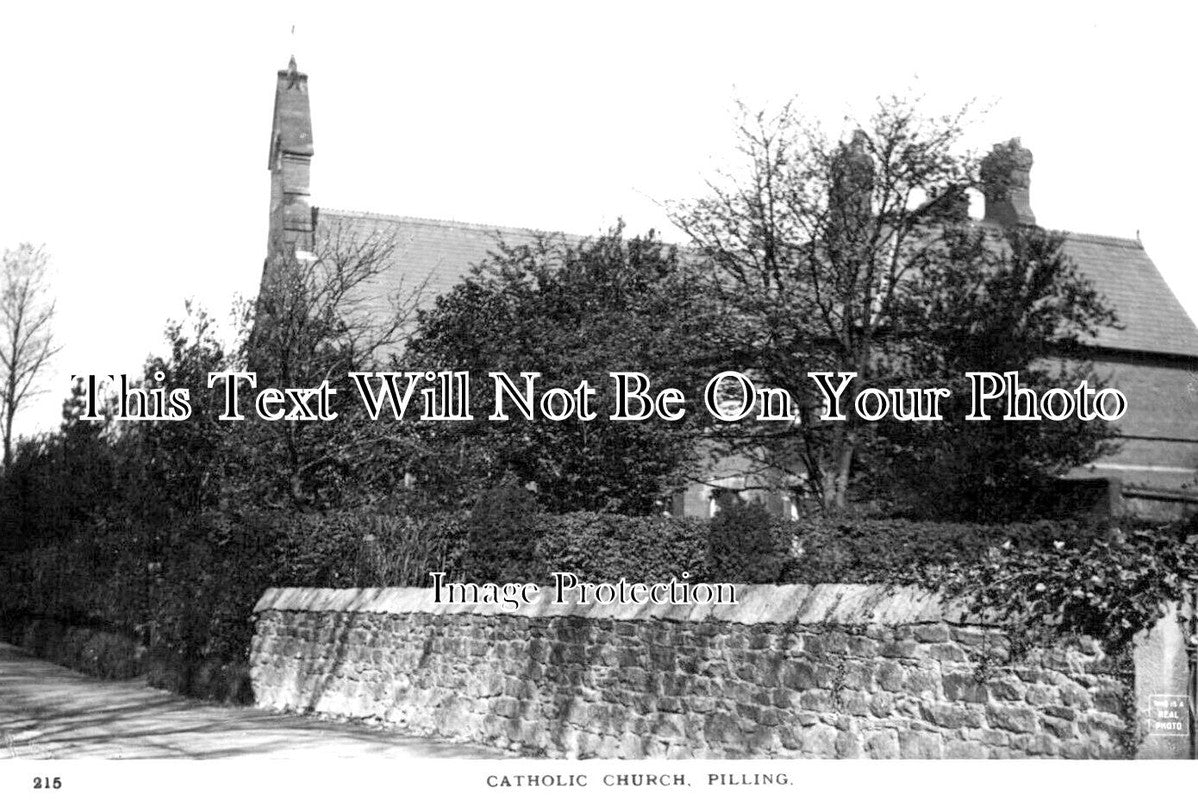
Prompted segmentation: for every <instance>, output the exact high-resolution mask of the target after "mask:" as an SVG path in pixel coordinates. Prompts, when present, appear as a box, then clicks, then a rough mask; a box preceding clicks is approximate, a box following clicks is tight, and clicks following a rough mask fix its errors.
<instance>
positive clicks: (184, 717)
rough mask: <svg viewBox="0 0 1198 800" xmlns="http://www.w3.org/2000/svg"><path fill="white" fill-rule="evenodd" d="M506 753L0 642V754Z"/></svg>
mask: <svg viewBox="0 0 1198 800" xmlns="http://www.w3.org/2000/svg"><path fill="white" fill-rule="evenodd" d="M263 756H265V757H278V758H289V757H306V756H321V757H325V756H366V757H382V758H504V757H506V756H507V754H506V753H503V752H501V751H497V750H491V749H487V748H483V747H478V746H474V745H461V744H450V743H444V742H434V741H429V740H425V739H418V738H413V737H407V736H402V735H399V734H396V733H394V732H391V731H386V730H382V729H377V728H371V727H368V726H365V725H357V724H352V723H345V722H339V721H332V720H325V719H319V718H315V717H296V716H286V715H282V714H273V713H270V712H267V711H262V710H259V709H253V708H243V707H234V706H219V705H215V704H211V703H204V702H200V701H198V700H191V699H189V698H184V697H179V696H177V695H173V694H170V693H169V692H166V691H163V690H159V689H152V688H149V687H147V686H146V685H145V681H144V679H134V680H128V681H105V680H100V679H98V678H92V677H89V676H86V675H81V674H79V673H77V672H72V671H71V670H69V669H67V668H65V667H60V666H58V665H56V664H50V663H48V662H45V661H41V660H39V659H36V658H34V657H33V656H31V655H29V654H28V653H26V652H25V651H24V650H21V649H20V648H17V647H14V646H13V645H9V644H4V643H0V758H75V757H89V758H195V759H203V758H237V757H263Z"/></svg>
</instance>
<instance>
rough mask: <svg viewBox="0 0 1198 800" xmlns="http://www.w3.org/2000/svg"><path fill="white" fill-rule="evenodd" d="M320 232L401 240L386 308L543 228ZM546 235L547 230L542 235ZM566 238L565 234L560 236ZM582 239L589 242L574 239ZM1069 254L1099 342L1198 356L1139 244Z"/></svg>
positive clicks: (1081, 244)
mask: <svg viewBox="0 0 1198 800" xmlns="http://www.w3.org/2000/svg"><path fill="white" fill-rule="evenodd" d="M317 219H318V227H319V229H320V232H321V233H322V234H324V235H328V234H329V233H330V232H331V231H333V230H336V231H337V232H338V233H339V234H340V235H342V236H345V235H349V236H352V237H354V238H356V239H358V240H362V239H365V238H367V237H370V236H386V237H391V238H393V240H394V242H395V243H396V248H395V251H394V253H393V256H392V264H391V266H390V267H389V268H388V269H385V270H384V271H383V272H382V273H381V274H380V275H379V276H378V278H377V279H376V281H375V282H374V283H373V284H372V285H371V286H369V287H368V291H369V292H370V295H371V301H372V302H377V303H379V305H380V309H379V310H380V312H381V311H382V310H383V306H384V305H385V304H386V303H387V302H388V300H389V298H391V297H393V296H394V295H395V294H396V293H397V292H399V293H403V292H411V291H412V290H413V289H415V288H416V287H421V303H420V304H421V305H422V306H428V305H429V304H431V302H432V300H433V298H435V297H436V296H437V295H440V294H443V293H444V292H447V291H448V290H449V289H451V288H452V287H453V286H454V285H455V284H456V283H457V282H458V281H460V280H461V279H462V278H463V277H464V276H465V275H467V274H468V273H469V272H470V268H471V267H472V266H474V265H475V264H477V263H479V262H480V261H482V260H483V259H485V258H486V257H487V255H488V253H490V252H491V251H493V250H494V249H495V246H496V243H497V242H498V241H499V239H500V238H502V239H503V240H504V241H506V242H507V243H508V244H512V245H520V244H527V243H529V242H531V241H533V239H534V238H535V237H536V236H537V234H538V231H535V230H532V229H529V228H513V227H505V226H498V225H477V224H473V223H466V222H455V221H449V220H434V219H420V218H416V217H400V216H388V215H383V214H370V213H363V212H354V211H341V210H336V209H320V210H319V213H318V216H317ZM542 233H545V232H542ZM553 235H561V234H553ZM566 238H567V239H569V240H572V241H578V240H579V239H580V238H581V237H577V236H573V235H567V236H566ZM1065 251H1066V252H1067V253H1068V254H1069V255H1070V256H1071V257H1072V258H1073V259H1074V260H1075V261H1076V262H1077V264H1078V267H1079V268H1080V269H1081V271H1082V273H1083V274H1085V275H1087V276H1088V277H1089V278H1090V279H1091V280H1092V281H1094V283H1095V285H1096V286H1097V288H1098V290H1099V292H1101V293H1102V294H1104V295H1105V296H1106V298H1107V300H1108V301H1109V302H1110V303H1111V305H1112V306H1113V307H1114V308H1115V310H1116V313H1117V314H1118V316H1119V321H1120V323H1121V324H1122V329H1118V330H1117V329H1113V328H1107V329H1103V330H1102V331H1100V333H1099V335H1098V337H1097V339H1096V340H1095V342H1094V344H1095V345H1098V346H1100V347H1105V348H1110V349H1112V350H1122V351H1131V352H1137V353H1153V354H1167V355H1174V356H1184V357H1192V358H1198V326H1195V324H1194V321H1193V320H1191V319H1190V317H1189V315H1188V314H1187V313H1186V311H1185V309H1184V308H1182V305H1181V303H1180V302H1179V301H1178V300H1177V298H1176V297H1175V296H1174V295H1173V292H1172V291H1170V289H1169V287H1168V285H1167V284H1166V283H1165V281H1164V278H1162V277H1161V274H1160V272H1159V271H1157V268H1156V266H1155V265H1154V264H1153V263H1152V260H1151V259H1150V258H1149V257H1148V254H1147V253H1146V252H1145V251H1144V247H1143V245H1141V244H1140V243H1139V242H1138V241H1136V240H1134V239H1118V238H1114V237H1109V236H1094V235H1090V234H1078V233H1070V234H1067V238H1066V242H1065Z"/></svg>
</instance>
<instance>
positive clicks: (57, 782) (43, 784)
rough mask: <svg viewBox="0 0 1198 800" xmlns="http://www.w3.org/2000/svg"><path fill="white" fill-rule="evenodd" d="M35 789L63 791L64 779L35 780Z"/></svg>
mask: <svg viewBox="0 0 1198 800" xmlns="http://www.w3.org/2000/svg"><path fill="white" fill-rule="evenodd" d="M33 788H34V789H61V788H62V778H34V779H33Z"/></svg>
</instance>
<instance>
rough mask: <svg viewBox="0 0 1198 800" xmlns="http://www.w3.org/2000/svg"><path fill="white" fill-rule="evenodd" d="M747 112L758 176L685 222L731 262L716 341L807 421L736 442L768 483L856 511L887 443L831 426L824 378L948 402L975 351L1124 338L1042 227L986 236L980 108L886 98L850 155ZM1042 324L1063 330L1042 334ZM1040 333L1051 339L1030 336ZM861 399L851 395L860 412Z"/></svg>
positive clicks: (737, 181)
mask: <svg viewBox="0 0 1198 800" xmlns="http://www.w3.org/2000/svg"><path fill="white" fill-rule="evenodd" d="M741 111H742V123H741V126H740V130H739V143H740V155H741V156H742V158H743V168H742V170H741V171H740V172H737V173H735V174H729V175H725V176H722V177H721V178H720V179H717V180H716V181H713V182H712V183H711V184H710V187H709V189H710V191H709V193H708V196H707V197H705V198H702V199H700V200H698V201H696V202H691V203H686V204H679V205H676V206H675V207H674V208H673V209H672V212H673V213H672V218H673V221H674V222H675V224H677V225H678V226H679V227H680V228H681V229H682V230H683V231H685V232H686V233H687V234H688V235H689V236H690V238H691V239H692V241H693V242H694V243H695V244H696V245H697V246H698V248H699V250H700V252H701V253H703V254H704V255H706V256H707V257H708V258H710V259H711V260H712V261H713V262H714V264H715V266H716V268H717V269H716V274H717V276H718V277H717V280H716V284H717V289H718V291H719V292H721V293H722V295H723V296H724V297H725V299H726V301H727V303H728V304H729V305H730V306H731V307H733V308H734V309H736V311H737V312H738V313H737V315H736V318H738V319H739V320H740V321H741V322H742V323H743V324H741V325H739V326H733V327H729V328H728V329H725V330H722V331H719V332H717V333H718V334H719V335H721V336H722V337H723V338H724V339H725V340H726V346H725V351H726V352H728V353H729V354H730V357H733V358H737V359H738V360H739V363H740V365H741V366H742V367H744V368H747V369H749V370H751V371H753V372H754V373H755V374H756V375H758V376H760V377H761V378H762V379H763V380H764V381H765V382H766V383H768V384H770V385H772V386H776V387H781V388H784V389H786V390H787V391H789V392H790V394H791V396H792V397H795V398H796V399H798V402H799V404H800V406H801V407H802V412H803V413H802V416H801V418H800V419H798V420H795V421H794V422H793V423H791V424H788V423H778V424H775V425H773V426H765V425H760V424H755V425H745V426H741V427H730V428H728V429H725V430H724V431H723V433H724V434H725V441H727V442H730V449H731V451H733V452H738V453H742V454H746V453H749V454H756V456H755V457H756V458H757V460H758V461H760V462H761V466H762V468H763V469H762V471H763V473H768V472H772V473H774V474H778V473H781V474H782V475H785V476H787V478H788V482H789V484H790V486H791V487H792V488H793V489H794V491H795V494H796V495H798V496H800V497H803V496H805V497H808V498H813V499H815V500H816V501H817V502H818V503H819V504H820V505H821V506H823V507H824V508H825V509H838V508H842V507H844V506H845V505H846V504H847V493H848V489H849V483H850V478H851V477H852V476H853V473H854V469H853V464H854V463H858V462H860V461H861V459H862V458H863V457H864V456H866V455H868V454H869V451H871V450H875V449H876V448H875V447H874V443H875V442H876V439H877V430H876V428H877V426H876V425H873V424H872V423H868V422H866V421H864V420H861V419H859V418H856V417H855V415H853V414H851V412H850V415H849V418H848V420H847V421H845V422H842V423H837V424H828V423H825V422H823V421H821V419H820V416H821V414H820V413H819V411H820V408H821V405H822V395H821V394H819V393H818V392H817V391H816V388H815V384H814V382H813V381H811V380H809V379H808V377H807V373H808V372H809V371H827V372H853V373H856V374H857V375H858V377H859V380H860V381H861V382H863V383H864V384H865V385H873V386H879V385H881V386H882V387H883V388H884V387H885V386H886V385H888V384H889V385H898V386H904V385H906V386H912V385H916V384H917V383H918V382H919V381H921V380H926V379H929V378H932V377H935V378H937V381H936V382H934V384H933V385H942V384H941V383H940V382H939V379H940V378H942V377H943V376H942V374H941V373H943V372H944V365H945V364H946V363H948V361H949V360H950V359H949V358H948V355H947V354H946V352H945V351H946V348H952V347H956V348H957V349H958V350H960V349H961V347H962V346H963V345H964V344H965V343H966V341H967V340H968V341H972V342H976V341H983V340H985V341H987V342H992V341H994V340H996V341H999V342H1001V341H1003V339H1002V336H999V335H998V334H1003V336H1005V337H1006V339H1008V340H1012V341H1017V342H1018V343H1020V345H1021V347H1022V349H1021V350H1020V351H1019V354H1020V355H1033V354H1036V353H1038V352H1039V351H1040V350H1043V349H1044V348H1045V347H1046V346H1047V345H1048V344H1051V343H1053V342H1056V343H1061V342H1066V341H1067V340H1070V339H1071V338H1073V339H1075V338H1076V337H1077V336H1078V335H1080V334H1081V333H1083V332H1085V331H1087V330H1092V329H1093V328H1094V327H1095V326H1097V325H1101V324H1109V322H1110V321H1111V319H1112V316H1111V314H1110V312H1109V311H1108V310H1106V309H1105V308H1103V307H1101V303H1100V302H1099V301H1098V298H1097V297H1096V296H1095V293H1094V291H1093V289H1092V288H1091V287H1089V286H1088V285H1087V284H1086V283H1085V282H1084V281H1082V280H1081V278H1080V277H1079V276H1078V275H1077V274H1076V271H1075V270H1074V269H1073V267H1072V266H1071V265H1070V264H1069V263H1067V260H1066V259H1064V258H1063V257H1062V256H1060V254H1059V252H1058V251H1059V242H1058V241H1056V240H1055V239H1053V238H1052V237H1050V236H1047V235H1044V232H1043V231H1039V229H1036V230H1037V231H1039V233H1038V234H1037V233H1035V232H1034V231H1032V230H1031V229H1030V226H1014V227H1013V228H1010V229H1008V230H1007V231H1006V232H1005V233H1000V232H998V231H988V230H987V229H985V228H984V226H976V225H973V224H971V223H970V220H969V215H968V198H967V195H966V190H967V189H972V188H975V187H977V186H978V184H979V179H978V162H977V160H976V159H975V157H974V156H973V155H972V154H970V153H967V152H962V151H961V150H960V143H961V140H962V137H963V133H964V127H965V123H966V120H967V118H968V107H966V108H965V109H962V110H961V111H960V112H958V113H956V114H953V115H949V116H943V117H930V116H928V115H926V114H925V113H923V112H922V111H921V109H920V103H919V101H918V100H908V99H902V98H889V99H884V100H881V101H880V102H879V104H878V106H877V109H876V111H875V112H874V114H873V116H872V117H871V118H870V119H869V120H868V121H865V122H862V123H860V127H859V128H858V130H856V131H855V132H854V134H853V135H852V137H851V139H849V141H847V142H842V141H837V140H836V139H835V138H829V137H827V136H825V135H824V134H823V133H821V131H820V130H819V128H818V127H817V126H816V125H813V124H812V123H810V122H809V121H808V120H805V119H804V118H803V117H802V116H801V115H800V114H799V113H798V112H797V111H796V110H795V109H793V108H792V107H790V106H786V107H784V108H783V110H782V111H781V113H779V114H778V115H776V116H774V117H770V116H767V115H765V114H757V113H752V112H750V111H749V110H748V109H745V108H744V107H743V106H742V108H741ZM1016 228H1027V230H1023V231H1022V232H1020V231H1019V230H1016ZM1013 236H1014V237H1019V241H1012V240H1011V237H1013ZM1028 237H1031V239H1028ZM1025 239H1026V240H1027V241H1025ZM1033 240H1034V241H1033ZM1033 245H1034V246H1033ZM1033 256H1034V257H1033ZM1004 282H1005V283H1004ZM1006 284H1010V285H1012V286H1016V287H1018V288H1019V291H1008V290H1004V288H1003V287H1004V286H1006ZM1071 297H1072V298H1080V301H1076V302H1065V301H1066V300H1068V298H1071ZM978 298H983V299H984V300H985V301H986V302H982V303H979V302H978ZM987 304H988V305H987ZM1039 309H1048V310H1050V311H1051V312H1052V313H1051V315H1049V321H1050V322H1051V323H1052V324H1045V325H1039V324H1031V323H1032V322H1033V321H1035V319H1037V316H1036V315H1037V314H1038V313H1039V312H1038V310H1039ZM999 322H1002V323H1003V324H1004V325H1006V327H1005V328H1002V329H1001V330H1000V328H1001V326H999ZM1008 323H1009V324H1008ZM1024 330H1027V331H1032V332H1033V333H1035V334H1036V335H1032V334H1031V333H1029V334H1026V335H1020V336H1017V335H1016V333H1017V332H1018V331H1024ZM991 331H997V332H998V334H996V335H995V336H993V337H990V338H986V336H984V335H983V334H986V333H988V332H991ZM1004 331H1005V333H1004ZM992 349H993V350H996V351H997V350H1002V349H1003V348H998V347H996V348H992ZM1007 349H1011V348H1007ZM991 355H993V354H991ZM1010 362H1011V363H1012V364H1013V365H1014V366H1012V367H1010V368H1020V369H1022V368H1024V367H1025V364H1023V363H1018V359H1016V358H1015V357H1014V356H1012V359H1011V360H1010ZM981 363H982V361H981V360H980V359H979V360H977V361H975V362H973V363H972V364H971V365H970V366H969V367H968V368H970V369H980V368H984V367H981V366H980V364H981ZM1029 363H1030V362H1029ZM859 385H860V384H859V383H858V382H857V381H854V382H852V383H851V384H849V385H848V387H847V389H846V393H845V395H844V407H845V408H849V409H851V408H852V407H853V401H854V398H855V396H856V393H857V392H858V391H859V389H858V387H859ZM751 457H753V456H751Z"/></svg>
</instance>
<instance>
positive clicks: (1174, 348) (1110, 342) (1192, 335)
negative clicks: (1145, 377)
mask: <svg viewBox="0 0 1198 800" xmlns="http://www.w3.org/2000/svg"><path fill="white" fill-rule="evenodd" d="M1065 252H1066V253H1067V254H1068V255H1069V256H1071V257H1072V258H1073V260H1074V261H1076V262H1077V265H1078V268H1079V269H1080V270H1081V271H1082V273H1083V274H1085V275H1086V276H1087V277H1089V278H1090V280H1092V281H1093V282H1094V285H1095V286H1096V287H1097V288H1098V290H1099V291H1100V292H1102V293H1103V294H1104V295H1106V298H1107V300H1108V301H1109V302H1110V304H1111V306H1112V307H1114V309H1115V313H1116V314H1118V316H1119V321H1120V323H1121V324H1122V327H1123V329H1122V330H1115V329H1112V328H1106V329H1103V330H1102V331H1101V332H1100V333H1099V335H1098V338H1097V341H1095V342H1094V344H1096V345H1099V346H1101V347H1109V348H1111V349H1114V350H1130V351H1135V352H1140V353H1164V354H1170V355H1179V356H1192V357H1198V327H1195V325H1194V321H1193V320H1192V319H1190V317H1189V315H1188V314H1187V313H1186V311H1185V309H1184V308H1182V305H1181V303H1180V301H1178V299H1177V297H1175V296H1174V294H1173V292H1172V291H1171V290H1170V289H1169V286H1168V284H1166V283H1165V279H1164V278H1162V277H1161V274H1160V272H1158V271H1157V268H1156V265H1155V264H1153V263H1152V259H1150V258H1149V257H1148V254H1147V253H1146V252H1144V246H1143V245H1141V244H1140V243H1139V242H1138V241H1136V240H1134V239H1116V238H1113V237H1110V236H1094V235H1091V234H1083V233H1070V234H1067V238H1066V240H1065Z"/></svg>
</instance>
